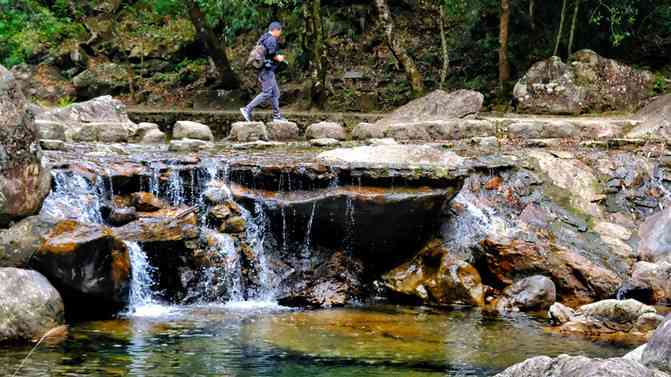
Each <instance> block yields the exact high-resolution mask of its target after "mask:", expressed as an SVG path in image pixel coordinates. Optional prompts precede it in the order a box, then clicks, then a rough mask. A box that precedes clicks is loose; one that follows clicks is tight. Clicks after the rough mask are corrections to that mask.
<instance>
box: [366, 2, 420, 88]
mask: <svg viewBox="0 0 671 377" xmlns="http://www.w3.org/2000/svg"><path fill="white" fill-rule="evenodd" d="M375 5H376V6H377V11H378V15H379V17H380V21H381V22H382V26H383V27H384V33H385V36H386V37H387V43H388V44H389V48H390V49H391V52H392V53H393V54H394V57H396V60H398V62H399V63H400V64H401V66H402V67H403V69H404V70H405V74H406V75H407V76H408V80H409V81H410V86H411V87H412V92H413V95H415V96H418V95H420V94H422V93H424V79H423V78H422V74H421V73H420V72H419V70H418V69H417V65H415V61H414V60H413V59H412V57H411V56H410V55H409V54H408V52H407V51H406V50H405V48H404V47H403V45H402V44H401V41H400V40H399V38H398V35H397V34H396V33H395V32H394V20H393V19H392V17H391V12H390V10H389V5H388V4H387V0H375Z"/></svg>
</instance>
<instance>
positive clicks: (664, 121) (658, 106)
mask: <svg viewBox="0 0 671 377" xmlns="http://www.w3.org/2000/svg"><path fill="white" fill-rule="evenodd" d="M636 115H637V117H638V118H639V119H640V120H641V121H642V123H641V124H640V125H638V126H636V127H635V128H634V129H633V130H631V131H630V132H629V133H628V134H627V137H628V138H632V139H649V140H662V141H665V142H667V143H671V94H667V95H664V96H661V97H659V98H657V99H655V100H654V101H652V102H651V103H650V104H649V105H647V106H646V107H644V108H643V109H641V111H639V112H638V114H636Z"/></svg>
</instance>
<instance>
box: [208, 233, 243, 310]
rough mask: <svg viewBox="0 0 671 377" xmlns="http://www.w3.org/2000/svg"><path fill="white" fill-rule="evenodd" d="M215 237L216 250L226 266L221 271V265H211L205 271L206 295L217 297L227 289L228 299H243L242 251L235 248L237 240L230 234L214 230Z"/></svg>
mask: <svg viewBox="0 0 671 377" xmlns="http://www.w3.org/2000/svg"><path fill="white" fill-rule="evenodd" d="M213 237H214V238H215V240H216V243H215V245H214V247H215V250H214V251H215V253H216V256H217V257H218V259H220V261H221V262H222V264H223V267H224V268H223V271H221V269H220V268H219V267H210V268H207V269H206V270H205V271H203V274H204V275H205V277H206V279H205V284H204V287H203V289H204V291H205V296H206V297H216V296H218V295H219V293H220V292H221V291H222V289H225V291H226V294H227V296H228V301H232V302H238V301H243V300H244V294H243V291H242V271H241V265H240V253H238V250H237V249H236V248H235V241H234V240H233V238H232V237H231V236H229V235H228V234H221V233H217V232H213Z"/></svg>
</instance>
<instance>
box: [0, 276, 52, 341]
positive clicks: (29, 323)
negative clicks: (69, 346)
mask: <svg viewBox="0 0 671 377" xmlns="http://www.w3.org/2000/svg"><path fill="white" fill-rule="evenodd" d="M0 281H2V284H0V343H1V342H18V341H28V342H29V341H33V340H37V339H40V338H41V337H42V336H43V335H44V334H45V333H46V332H48V331H49V330H51V329H53V328H54V327H57V326H60V325H62V324H63V322H64V314H65V313H64V307H63V300H61V296H60V294H59V293H58V291H57V290H56V289H55V288H54V287H53V286H52V285H51V284H50V283H49V281H48V280H47V279H46V278H45V277H44V276H42V275H41V274H40V273H39V272H36V271H29V270H21V269H18V268H0Z"/></svg>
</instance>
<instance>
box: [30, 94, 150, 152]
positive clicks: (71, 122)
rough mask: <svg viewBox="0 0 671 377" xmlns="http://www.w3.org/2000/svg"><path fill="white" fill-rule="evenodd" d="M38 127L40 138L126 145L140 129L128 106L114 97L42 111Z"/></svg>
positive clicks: (37, 121) (38, 119)
mask: <svg viewBox="0 0 671 377" xmlns="http://www.w3.org/2000/svg"><path fill="white" fill-rule="evenodd" d="M36 124H37V127H38V128H39V130H40V137H41V138H44V139H52V140H53V139H57V140H58V139H60V138H61V137H64V138H65V141H82V142H96V141H101V142H127V141H128V140H129V138H130V137H131V136H132V135H133V133H134V132H135V129H136V128H137V125H136V124H135V123H133V122H132V121H131V120H130V119H129V118H128V112H127V110H126V105H124V104H123V103H122V102H121V101H119V100H117V99H114V98H112V97H111V96H104V97H98V98H95V99H92V100H90V101H86V102H81V103H75V104H72V105H70V106H67V107H64V108H56V109H51V110H47V111H43V112H41V113H39V114H38V115H37V117H36ZM61 128H62V129H63V135H62V136H61V135H60V133H61V132H60V129H61Z"/></svg>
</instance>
